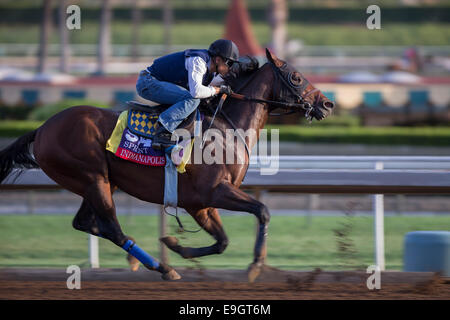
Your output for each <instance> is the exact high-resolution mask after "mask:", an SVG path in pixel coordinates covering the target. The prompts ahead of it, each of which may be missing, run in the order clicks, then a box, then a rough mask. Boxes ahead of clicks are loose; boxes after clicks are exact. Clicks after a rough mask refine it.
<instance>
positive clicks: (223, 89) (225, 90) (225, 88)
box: [219, 84, 233, 95]
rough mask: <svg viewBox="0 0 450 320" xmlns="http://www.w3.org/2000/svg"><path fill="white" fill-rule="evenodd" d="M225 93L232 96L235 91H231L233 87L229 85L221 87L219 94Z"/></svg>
mask: <svg viewBox="0 0 450 320" xmlns="http://www.w3.org/2000/svg"><path fill="white" fill-rule="evenodd" d="M222 93H225V94H226V95H230V94H232V93H233V90H231V87H230V86H228V85H225V84H223V85H221V86H220V88H219V94H222Z"/></svg>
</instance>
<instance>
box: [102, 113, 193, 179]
mask: <svg viewBox="0 0 450 320" xmlns="http://www.w3.org/2000/svg"><path fill="white" fill-rule="evenodd" d="M129 119H130V117H129V110H127V111H123V112H122V113H121V114H120V116H119V118H118V120H117V123H116V126H115V128H114V130H113V132H112V134H111V137H110V138H109V139H108V141H107V142H106V150H108V151H110V152H112V153H113V154H114V155H116V156H117V157H119V158H121V159H124V160H128V161H132V162H135V163H139V164H143V165H148V166H165V164H166V157H165V154H164V151H162V150H154V149H153V148H152V147H151V144H152V139H151V138H146V137H142V136H141V135H137V134H135V133H134V132H132V131H131V130H130V128H129V127H127V123H128V120H129ZM156 119H157V118H156ZM193 144H194V139H190V140H186V141H181V142H180V144H179V145H177V146H176V148H177V149H176V150H177V151H176V152H175V151H173V152H172V160H173V163H174V164H175V165H176V166H177V171H178V172H179V173H184V172H186V169H185V166H186V164H187V163H188V162H189V159H190V156H191V151H192V148H193ZM169 158H170V157H169Z"/></svg>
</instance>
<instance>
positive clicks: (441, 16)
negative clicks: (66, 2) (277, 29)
mask: <svg viewBox="0 0 450 320" xmlns="http://www.w3.org/2000/svg"><path fill="white" fill-rule="evenodd" d="M380 7H381V12H382V22H383V23H389V22H408V23H417V22H433V21H434V22H446V23H448V22H450V10H449V7H448V6H447V7H446V6H440V7H437V6H436V7H387V8H386V7H383V6H382V5H381V6H380ZM81 10H82V22H83V21H95V22H97V21H99V19H100V10H99V9H98V8H83V7H82V8H81ZM53 11H54V12H53V18H54V22H55V23H57V9H56V8H55V9H54V10H53ZM226 14H227V9H226V8H217V7H209V8H208V7H206V8H198V7H185V8H175V9H174V18H175V21H181V20H183V21H214V22H217V21H224V19H225V16H226ZM249 14H250V16H251V19H252V21H254V22H258V21H259V22H261V21H266V20H267V10H266V8H264V7H259V8H258V7H257V8H250V9H249ZM0 15H1V17H2V23H3V24H7V23H15V24H17V23H26V24H38V23H40V20H41V16H42V12H41V9H40V8H8V7H1V6H0ZM162 16H163V14H162V9H161V8H148V9H143V10H142V20H143V21H149V20H158V21H160V20H162ZM113 17H114V18H113V19H114V20H124V21H130V20H131V9H130V8H115V9H114V10H113ZM367 17H368V14H366V7H361V8H299V7H293V8H290V9H289V21H290V22H301V23H359V24H361V23H362V24H365V21H366V19H367Z"/></svg>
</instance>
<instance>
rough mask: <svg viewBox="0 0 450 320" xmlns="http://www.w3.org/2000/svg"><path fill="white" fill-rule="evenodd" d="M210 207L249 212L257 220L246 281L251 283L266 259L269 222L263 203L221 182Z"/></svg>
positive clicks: (268, 214)
mask: <svg viewBox="0 0 450 320" xmlns="http://www.w3.org/2000/svg"><path fill="white" fill-rule="evenodd" d="M211 206H214V207H216V208H222V209H227V210H232V211H245V212H249V213H252V214H254V215H255V216H256V218H257V219H258V222H259V227H258V234H257V235H256V242H255V248H254V259H253V263H252V264H251V265H250V266H249V269H248V280H249V281H250V282H253V281H254V280H255V279H256V278H257V277H258V275H259V274H260V272H261V269H262V266H263V264H264V261H265V259H266V254H267V250H266V241H267V229H268V226H269V220H270V213H269V210H268V209H267V207H266V206H265V205H264V204H263V203H261V202H259V201H257V200H255V199H253V198H252V197H250V196H249V195H248V194H247V193H245V192H244V191H242V190H240V189H239V188H237V187H236V186H234V185H232V184H231V183H229V182H222V183H220V184H219V185H218V186H217V187H216V188H215V189H214V192H213V195H212V197H211Z"/></svg>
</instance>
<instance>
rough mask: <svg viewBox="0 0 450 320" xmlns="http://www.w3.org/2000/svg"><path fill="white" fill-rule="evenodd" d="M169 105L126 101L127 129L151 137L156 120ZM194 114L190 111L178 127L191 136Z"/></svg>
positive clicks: (154, 129)
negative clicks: (151, 104)
mask: <svg viewBox="0 0 450 320" xmlns="http://www.w3.org/2000/svg"><path fill="white" fill-rule="evenodd" d="M169 107H170V105H165V104H161V105H156V106H150V105H147V104H144V103H140V102H137V101H128V102H127V109H128V119H127V126H128V129H129V130H130V131H131V132H132V133H134V134H137V135H139V136H142V137H145V138H152V137H153V135H154V133H155V131H156V122H157V120H158V117H159V115H160V114H161V113H162V112H164V111H165V110H166V109H167V108H169ZM196 114H197V113H196V112H192V113H191V114H190V115H189V116H188V117H187V118H186V119H184V120H183V122H182V123H181V124H180V125H179V127H178V128H183V129H185V130H187V131H189V132H190V133H191V137H193V132H194V120H195V118H196Z"/></svg>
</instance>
